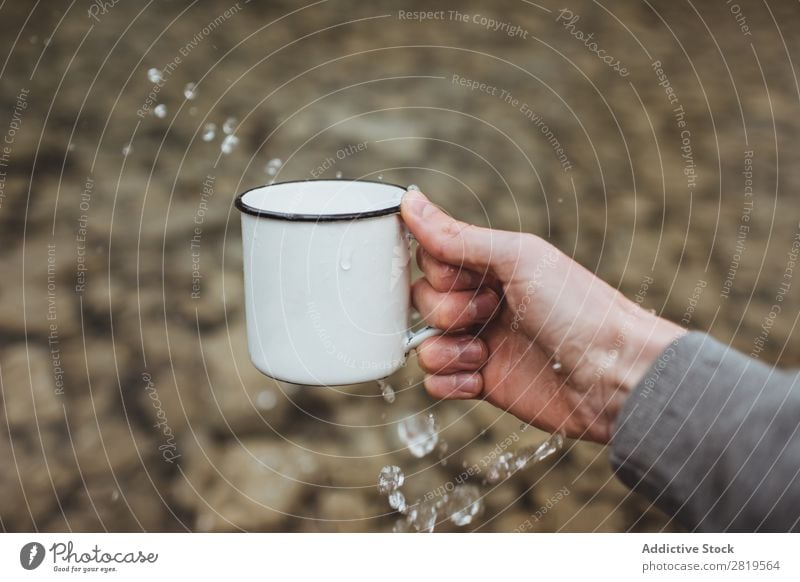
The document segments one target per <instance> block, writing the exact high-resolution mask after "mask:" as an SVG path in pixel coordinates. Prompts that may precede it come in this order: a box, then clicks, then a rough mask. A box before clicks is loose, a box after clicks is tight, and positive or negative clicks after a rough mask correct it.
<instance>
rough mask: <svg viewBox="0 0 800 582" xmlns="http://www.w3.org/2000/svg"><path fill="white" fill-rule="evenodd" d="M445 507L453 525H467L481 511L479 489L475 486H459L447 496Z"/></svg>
mask: <svg viewBox="0 0 800 582" xmlns="http://www.w3.org/2000/svg"><path fill="white" fill-rule="evenodd" d="M445 507H446V508H447V513H449V514H450V521H452V522H453V523H454V524H455V525H457V526H465V525H469V524H470V523H472V522H473V521H474V520H475V518H476V517H478V515H480V513H481V511H482V510H483V500H482V499H481V492H480V489H478V487H477V486H475V485H459V486H458V487H456V488H455V489H453V491H452V492H451V493H450V494H449V495H448V497H447V501H446V502H445Z"/></svg>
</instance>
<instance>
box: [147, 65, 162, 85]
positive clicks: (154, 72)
mask: <svg viewBox="0 0 800 582" xmlns="http://www.w3.org/2000/svg"><path fill="white" fill-rule="evenodd" d="M163 78H164V77H163V75H162V74H161V71H160V70H158V69H156V68H155V67H153V68H152V69H148V70H147V79H148V81H150V82H151V83H158V82H160V81H161V79H163Z"/></svg>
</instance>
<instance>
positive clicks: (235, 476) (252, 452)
mask: <svg viewBox="0 0 800 582" xmlns="http://www.w3.org/2000/svg"><path fill="white" fill-rule="evenodd" d="M192 454H195V453H192ZM205 454H207V455H208V459H205V460H200V459H197V458H195V459H194V460H193V461H192V462H191V463H190V464H189V466H188V467H187V472H186V478H187V479H188V480H189V483H182V484H179V485H178V488H179V489H184V491H182V492H180V491H179V492H178V495H179V497H180V498H181V499H182V501H183V502H184V503H187V502H188V503H189V504H190V505H191V507H192V509H194V510H195V511H196V512H197V522H196V527H197V529H199V530H203V531H236V530H246V531H276V530H280V529H281V526H282V525H283V524H285V523H286V522H287V520H289V519H290V514H303V513H304V512H307V508H305V509H304V508H303V506H302V504H300V500H301V499H302V495H303V492H304V490H305V485H304V483H306V482H315V479H316V474H317V466H316V463H315V462H314V460H313V457H312V456H311V455H309V454H308V453H306V452H305V451H303V450H301V449H298V448H296V447H289V446H286V444H285V443H283V442H280V443H279V442H269V441H265V440H263V439H246V440H242V441H241V442H232V443H230V444H226V445H222V446H219V447H210V448H206V449H205ZM190 483H191V486H190ZM187 487H188V488H189V489H191V488H192V487H194V488H196V490H197V493H196V494H194V495H193V494H191V493H190V492H189V489H186V488H187Z"/></svg>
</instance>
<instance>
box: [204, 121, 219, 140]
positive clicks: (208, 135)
mask: <svg viewBox="0 0 800 582" xmlns="http://www.w3.org/2000/svg"><path fill="white" fill-rule="evenodd" d="M216 136H217V126H216V124H214V123H206V124H205V125H204V126H203V141H211V140H212V139H214V138H215V137H216Z"/></svg>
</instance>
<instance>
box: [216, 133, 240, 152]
mask: <svg viewBox="0 0 800 582" xmlns="http://www.w3.org/2000/svg"><path fill="white" fill-rule="evenodd" d="M238 143H239V138H238V137H236V136H235V135H233V134H231V135H226V136H225V139H223V140H222V144H221V145H220V146H219V149H220V150H221V151H222V153H223V154H229V153H231V152H232V151H233V150H234V149H235V148H236V145H237V144H238Z"/></svg>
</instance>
